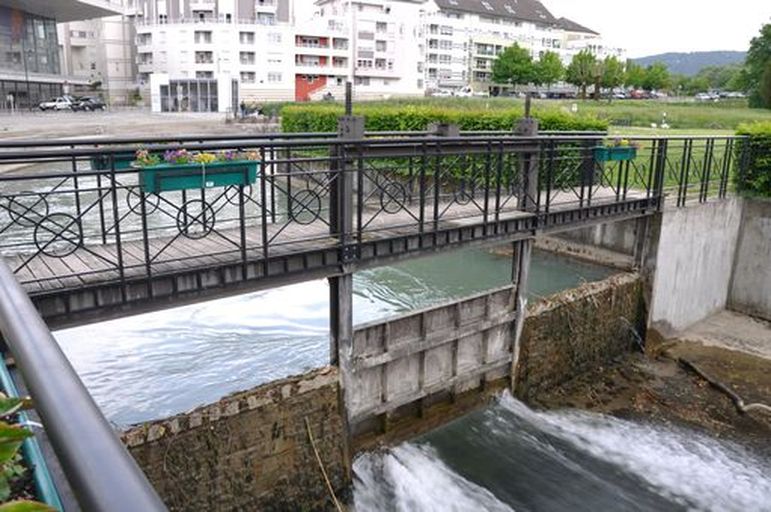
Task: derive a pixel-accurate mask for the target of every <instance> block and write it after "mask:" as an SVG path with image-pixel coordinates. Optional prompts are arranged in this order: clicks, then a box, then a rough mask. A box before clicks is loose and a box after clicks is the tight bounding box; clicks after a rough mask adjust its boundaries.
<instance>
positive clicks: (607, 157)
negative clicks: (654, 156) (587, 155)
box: [594, 146, 637, 162]
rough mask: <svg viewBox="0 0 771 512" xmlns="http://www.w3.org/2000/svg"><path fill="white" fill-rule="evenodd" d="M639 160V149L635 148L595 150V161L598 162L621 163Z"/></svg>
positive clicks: (598, 148) (600, 148) (602, 147)
mask: <svg viewBox="0 0 771 512" xmlns="http://www.w3.org/2000/svg"><path fill="white" fill-rule="evenodd" d="M635 158H637V148H636V147H634V146H619V147H610V146H597V147H596V148H594V159H595V160H596V161H598V162H621V161H624V160H634V159H635Z"/></svg>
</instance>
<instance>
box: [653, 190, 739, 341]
mask: <svg viewBox="0 0 771 512" xmlns="http://www.w3.org/2000/svg"><path fill="white" fill-rule="evenodd" d="M741 211H742V202H741V199H738V198H730V199H726V200H721V201H711V202H708V203H704V204H695V205H689V206H688V207H686V208H677V209H674V208H671V209H666V210H665V211H664V213H663V214H662V216H661V224H660V234H659V238H658V248H657V251H656V259H655V275H654V279H653V291H652V299H651V315H650V324H649V326H650V327H651V328H653V329H655V330H656V331H657V332H659V333H660V334H662V335H663V336H665V337H666V336H670V335H674V334H675V333H677V332H680V331H682V330H683V329H686V328H687V327H689V326H691V325H692V324H694V323H696V322H699V321H701V320H703V319H705V318H707V317H708V316H710V315H712V314H714V313H717V312H718V311H721V310H722V309H724V308H725V307H726V303H727V301H728V289H729V284H730V282H731V271H732V269H733V261H734V252H735V250H736V243H737V240H738V238H739V226H740V224H741V216H742V215H741Z"/></svg>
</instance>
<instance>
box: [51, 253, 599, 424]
mask: <svg viewBox="0 0 771 512" xmlns="http://www.w3.org/2000/svg"><path fill="white" fill-rule="evenodd" d="M533 261H534V264H533V266H532V268H531V272H530V287H529V290H530V294H531V295H533V296H538V295H548V294H551V293H554V292H556V291H559V290H563V289H565V288H570V287H573V286H576V285H578V284H579V283H580V282H581V281H582V280H589V281H591V280H597V279H602V278H604V277H606V276H607V275H608V274H609V271H608V270H607V269H605V268H602V267H598V266H595V265H587V264H583V263H580V262H576V261H573V260H569V259H566V258H562V257H557V256H553V255H550V254H547V253H540V252H537V253H536V255H535V257H534V258H533ZM510 275H511V258H510V257H501V256H496V255H494V254H491V253H490V252H488V251H485V250H478V249H476V250H461V251H453V252H451V253H447V254H444V255H440V256H435V257H429V258H424V259H418V260H413V261H409V262H405V263H402V264H399V265H395V266H392V267H383V268H378V269H373V270H367V271H363V272H358V273H357V274H356V275H355V277H354V307H353V310H354V322H355V323H362V322H368V321H371V320H375V319H378V318H383V317H386V316H388V315H393V314H398V313H402V312H405V311H410V310H414V309H418V308H422V307H425V306H428V305H431V304H436V303H437V302H442V301H447V300H450V299H453V298H456V297H463V296H466V295H470V294H473V293H477V292H481V291H484V290H486V289H489V288H494V287H497V286H502V285H505V284H506V283H508V282H509V280H510ZM328 308H329V291H328V287H327V283H326V281H324V280H321V281H312V282H307V283H302V284H297V285H292V286H285V287H282V288H277V289H272V290H268V291H262V292H257V293H250V294H246V295H240V296H237V297H232V298H227V299H221V300H215V301H210V302H205V303H201V304H196V305H192V306H186V307H181V308H175V309H170V310H166V311H158V312H153V313H148V314H143V315H137V316H134V317H129V318H123V319H119V320H112V321H107V322H101V323H97V324H91V325H87V326H83V327H77V328H72V329H65V330H60V331H57V332H56V333H54V335H55V336H56V339H57V340H58V341H59V343H60V345H61V346H62V349H63V350H64V352H65V353H66V354H67V356H68V357H69V359H70V361H72V363H73V365H74V366H75V368H76V370H77V371H78V373H79V374H80V376H81V378H82V379H83V381H84V382H85V384H86V386H87V387H88V389H89V391H91V393H92V395H93V396H94V398H95V399H96V401H97V403H98V404H99V405H100V407H101V408H102V410H103V411H104V413H105V415H106V416H107V417H108V418H109V419H110V420H111V421H113V422H115V423H116V424H118V425H121V426H124V425H128V424H131V423H136V422H140V421H146V420H151V419H156V418H161V417H165V416H169V415H172V414H175V413H179V412H183V411H186V410H189V409H191V408H193V407H195V406H197V405H202V404H206V403H212V402H215V401H216V400H218V399H219V398H221V397H222V396H224V395H227V394H229V393H232V392H234V391H241V390H245V389H249V388H251V387H253V386H255V385H257V384H261V383H264V382H268V381H271V380H275V379H278V378H281V377H286V376H288V375H296V374H300V373H303V372H306V371H308V370H310V369H312V368H317V367H319V366H323V365H325V364H326V363H327V362H328V361H329V334H328V333H329V330H328V329H329V321H328V314H329V313H328Z"/></svg>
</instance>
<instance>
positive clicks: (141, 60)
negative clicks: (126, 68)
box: [94, 52, 153, 68]
mask: <svg viewBox="0 0 771 512" xmlns="http://www.w3.org/2000/svg"><path fill="white" fill-rule="evenodd" d="M152 63H153V53H152V52H140V53H137V64H152ZM94 68H96V66H94Z"/></svg>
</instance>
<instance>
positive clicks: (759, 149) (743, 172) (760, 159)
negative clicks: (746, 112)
mask: <svg viewBox="0 0 771 512" xmlns="http://www.w3.org/2000/svg"><path fill="white" fill-rule="evenodd" d="M737 134H738V135H746V136H748V137H749V138H748V139H747V141H746V142H740V143H739V144H737V146H736V149H737V150H736V161H737V163H739V162H740V161H741V159H742V158H743V157H744V158H746V164H747V165H746V166H745V167H744V169H741V168H740V170H739V172H735V173H734V175H733V176H734V183H735V185H736V190H737V192H739V193H741V194H745V195H753V196H762V197H771V122H763V123H753V124H745V125H741V126H740V127H739V129H738V130H737Z"/></svg>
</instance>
